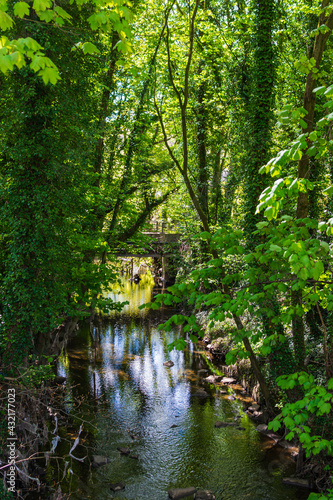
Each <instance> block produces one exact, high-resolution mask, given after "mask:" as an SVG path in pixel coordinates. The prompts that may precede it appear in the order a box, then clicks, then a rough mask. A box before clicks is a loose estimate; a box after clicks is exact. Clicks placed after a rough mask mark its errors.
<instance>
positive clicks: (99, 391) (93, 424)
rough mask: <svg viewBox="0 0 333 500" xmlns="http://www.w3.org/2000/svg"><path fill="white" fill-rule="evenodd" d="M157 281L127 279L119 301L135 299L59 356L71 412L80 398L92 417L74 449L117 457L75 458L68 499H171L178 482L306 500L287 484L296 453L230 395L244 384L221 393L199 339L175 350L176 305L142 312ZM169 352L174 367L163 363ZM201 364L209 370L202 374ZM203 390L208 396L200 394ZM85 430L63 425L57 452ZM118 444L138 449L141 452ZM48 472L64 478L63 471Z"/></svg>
mask: <svg viewBox="0 0 333 500" xmlns="http://www.w3.org/2000/svg"><path fill="white" fill-rule="evenodd" d="M152 287H153V282H152V280H151V279H149V278H148V277H144V278H143V279H142V281H141V282H140V283H139V284H134V283H133V284H131V283H129V282H128V281H127V280H124V289H123V290H122V292H121V294H120V295H117V299H118V300H120V301H123V300H128V301H129V302H130V304H129V305H127V306H125V308H124V310H123V311H122V313H114V314H113V316H112V317H109V318H105V319H104V320H103V321H102V322H101V324H100V327H99V328H95V329H94V332H93V336H92V335H91V333H90V330H89V325H88V324H83V325H81V327H80V329H79V331H78V334H77V336H76V337H75V338H73V339H72V340H71V341H70V343H69V344H68V346H67V348H66V351H65V352H64V354H63V356H62V358H61V360H60V362H59V365H58V375H62V376H66V378H67V382H66V405H67V410H68V411H69V412H71V411H72V407H73V401H74V400H76V401H81V404H80V408H79V412H80V416H81V418H82V419H84V421H85V422H84V423H83V432H82V435H81V437H80V443H81V444H80V446H78V447H77V448H76V449H75V450H74V451H73V455H75V456H77V457H84V456H86V455H87V454H88V456H89V457H90V459H91V457H92V455H102V456H105V457H108V459H109V462H108V463H107V464H106V465H103V466H102V467H99V468H93V467H91V466H90V463H89V462H90V461H89V460H88V459H85V460H84V462H82V463H81V462H79V461H77V460H72V461H71V462H70V465H69V468H71V470H72V471H73V474H72V473H71V471H69V474H68V475H69V486H68V489H69V491H71V495H70V498H71V499H75V500H76V499H77V500H78V499H80V500H82V499H88V498H91V499H95V500H102V499H103V500H104V499H111V498H119V499H127V500H167V498H168V493H167V492H168V490H169V489H170V488H176V487H177V488H185V487H189V486H194V487H197V488H201V489H209V490H211V491H213V492H214V494H215V496H216V500H245V499H250V500H292V499H300V500H303V499H304V500H305V499H306V498H307V497H308V495H309V492H306V491H304V490H298V489H295V488H293V487H289V486H284V485H283V484H282V478H283V477H289V476H290V475H292V474H293V473H294V471H295V464H294V462H293V460H292V459H291V458H290V457H289V454H288V452H286V450H284V449H283V448H279V447H277V446H272V445H273V441H272V440H270V439H268V438H267V437H265V436H263V435H262V434H260V433H259V432H258V431H256V429H255V427H256V426H255V424H254V423H253V422H252V421H251V420H250V419H249V417H248V416H247V414H246V413H244V409H243V404H242V401H240V400H229V399H228V396H229V395H230V394H235V395H237V394H238V393H239V392H240V390H241V387H239V386H238V387H237V386H232V387H229V388H228V387H224V389H227V390H228V391H229V392H228V394H226V395H221V394H219V391H218V389H221V386H220V387H216V386H213V385H209V384H207V383H205V382H203V377H205V376H208V375H210V374H211V373H212V371H211V368H212V365H211V363H209V362H207V358H206V357H205V355H204V353H203V346H202V345H200V344H198V345H193V344H192V343H188V348H187V350H185V351H184V352H179V351H175V350H174V351H172V352H170V353H169V352H168V350H167V345H168V344H169V343H170V342H171V341H172V340H173V339H174V336H175V335H178V333H179V332H178V330H176V329H175V331H174V332H168V333H165V332H161V331H159V330H158V329H157V326H158V324H159V323H160V322H162V321H163V318H164V319H165V318H167V315H168V314H170V312H169V311H157V312H156V311H148V310H146V309H145V310H143V311H139V310H138V305H140V304H142V303H145V302H149V301H150V298H151V291H152ZM169 359H170V360H171V361H173V363H174V366H172V367H171V368H168V367H166V366H163V363H164V362H165V361H167V360H169ZM203 369H207V370H208V372H207V373H206V374H204V375H203V374H202V373H203V372H200V373H198V371H199V370H203ZM202 388H204V389H205V391H207V392H208V397H202V396H201V397H200V396H198V395H197V394H196V393H197V392H198V391H199V390H200V389H202ZM237 416H240V418H239V419H238V421H237V425H238V426H239V427H241V428H239V429H238V428H237V427H235V426H230V427H226V428H215V427H214V423H215V421H217V420H219V421H223V422H235V417H237ZM78 427H79V424H78V425H76V427H75V428H74V425H73V429H70V428H68V429H66V433H65V434H64V432H65V431H64V429H60V431H61V432H62V434H61V436H62V437H65V439H62V440H61V442H60V443H59V446H58V448H57V454H58V455H59V453H63V454H64V455H65V454H66V453H67V454H68V450H69V448H70V446H71V445H73V443H74V440H75V437H77V435H78ZM81 438H82V439H81ZM66 439H67V441H66ZM117 447H123V448H125V447H128V448H130V450H131V454H133V455H136V456H137V457H138V459H134V458H129V456H125V455H122V454H120V453H119V451H117ZM66 460H68V458H67V459H66ZM48 474H49V479H53V480H56V472H55V470H53V469H52V470H51V471H49V472H48ZM117 482H121V483H124V484H125V489H124V490H123V491H119V492H117V493H114V492H112V491H111V490H110V486H109V485H110V483H117ZM190 498H193V497H190Z"/></svg>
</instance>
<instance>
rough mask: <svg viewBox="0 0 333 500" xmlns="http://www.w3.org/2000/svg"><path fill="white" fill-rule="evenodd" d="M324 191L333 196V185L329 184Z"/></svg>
mask: <svg viewBox="0 0 333 500" xmlns="http://www.w3.org/2000/svg"><path fill="white" fill-rule="evenodd" d="M323 193H326V194H328V195H329V196H331V195H332V194H333V186H329V187H328V188H326V189H324V190H323Z"/></svg>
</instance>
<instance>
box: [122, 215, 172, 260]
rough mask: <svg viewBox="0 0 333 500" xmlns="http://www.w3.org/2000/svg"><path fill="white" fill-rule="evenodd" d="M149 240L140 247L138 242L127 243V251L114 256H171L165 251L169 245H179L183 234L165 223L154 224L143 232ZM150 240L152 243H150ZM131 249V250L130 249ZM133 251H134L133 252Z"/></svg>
mask: <svg viewBox="0 0 333 500" xmlns="http://www.w3.org/2000/svg"><path fill="white" fill-rule="evenodd" d="M142 234H144V235H145V236H146V237H147V238H145V240H146V241H143V242H142V245H138V244H137V243H136V242H131V241H129V242H127V243H126V249H125V248H124V249H121V248H119V249H117V250H116V252H115V253H113V255H116V256H118V257H136V258H140V257H141V258H144V257H151V258H161V257H163V256H164V257H168V256H170V255H171V254H170V252H169V251H166V252H165V251H164V248H165V246H166V245H167V244H170V243H177V241H178V240H179V238H180V236H181V233H180V232H177V228H176V227H175V226H174V225H172V224H168V223H165V222H162V223H160V222H152V223H150V225H149V227H148V228H147V230H146V231H142ZM149 239H150V240H151V242H149ZM129 247H130V248H129ZM132 249H133V250H132Z"/></svg>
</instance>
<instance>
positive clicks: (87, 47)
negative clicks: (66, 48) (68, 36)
mask: <svg viewBox="0 0 333 500" xmlns="http://www.w3.org/2000/svg"><path fill="white" fill-rule="evenodd" d="M82 50H83V53H84V54H100V50H99V49H98V48H97V47H96V45H94V44H93V43H91V42H85V43H84V44H83V45H82Z"/></svg>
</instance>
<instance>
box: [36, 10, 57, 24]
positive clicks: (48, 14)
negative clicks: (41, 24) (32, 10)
mask: <svg viewBox="0 0 333 500" xmlns="http://www.w3.org/2000/svg"><path fill="white" fill-rule="evenodd" d="M38 16H39V19H40V20H41V21H45V22H46V23H49V22H50V21H52V19H53V16H54V12H53V10H51V9H49V10H44V11H39V12H38Z"/></svg>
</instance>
